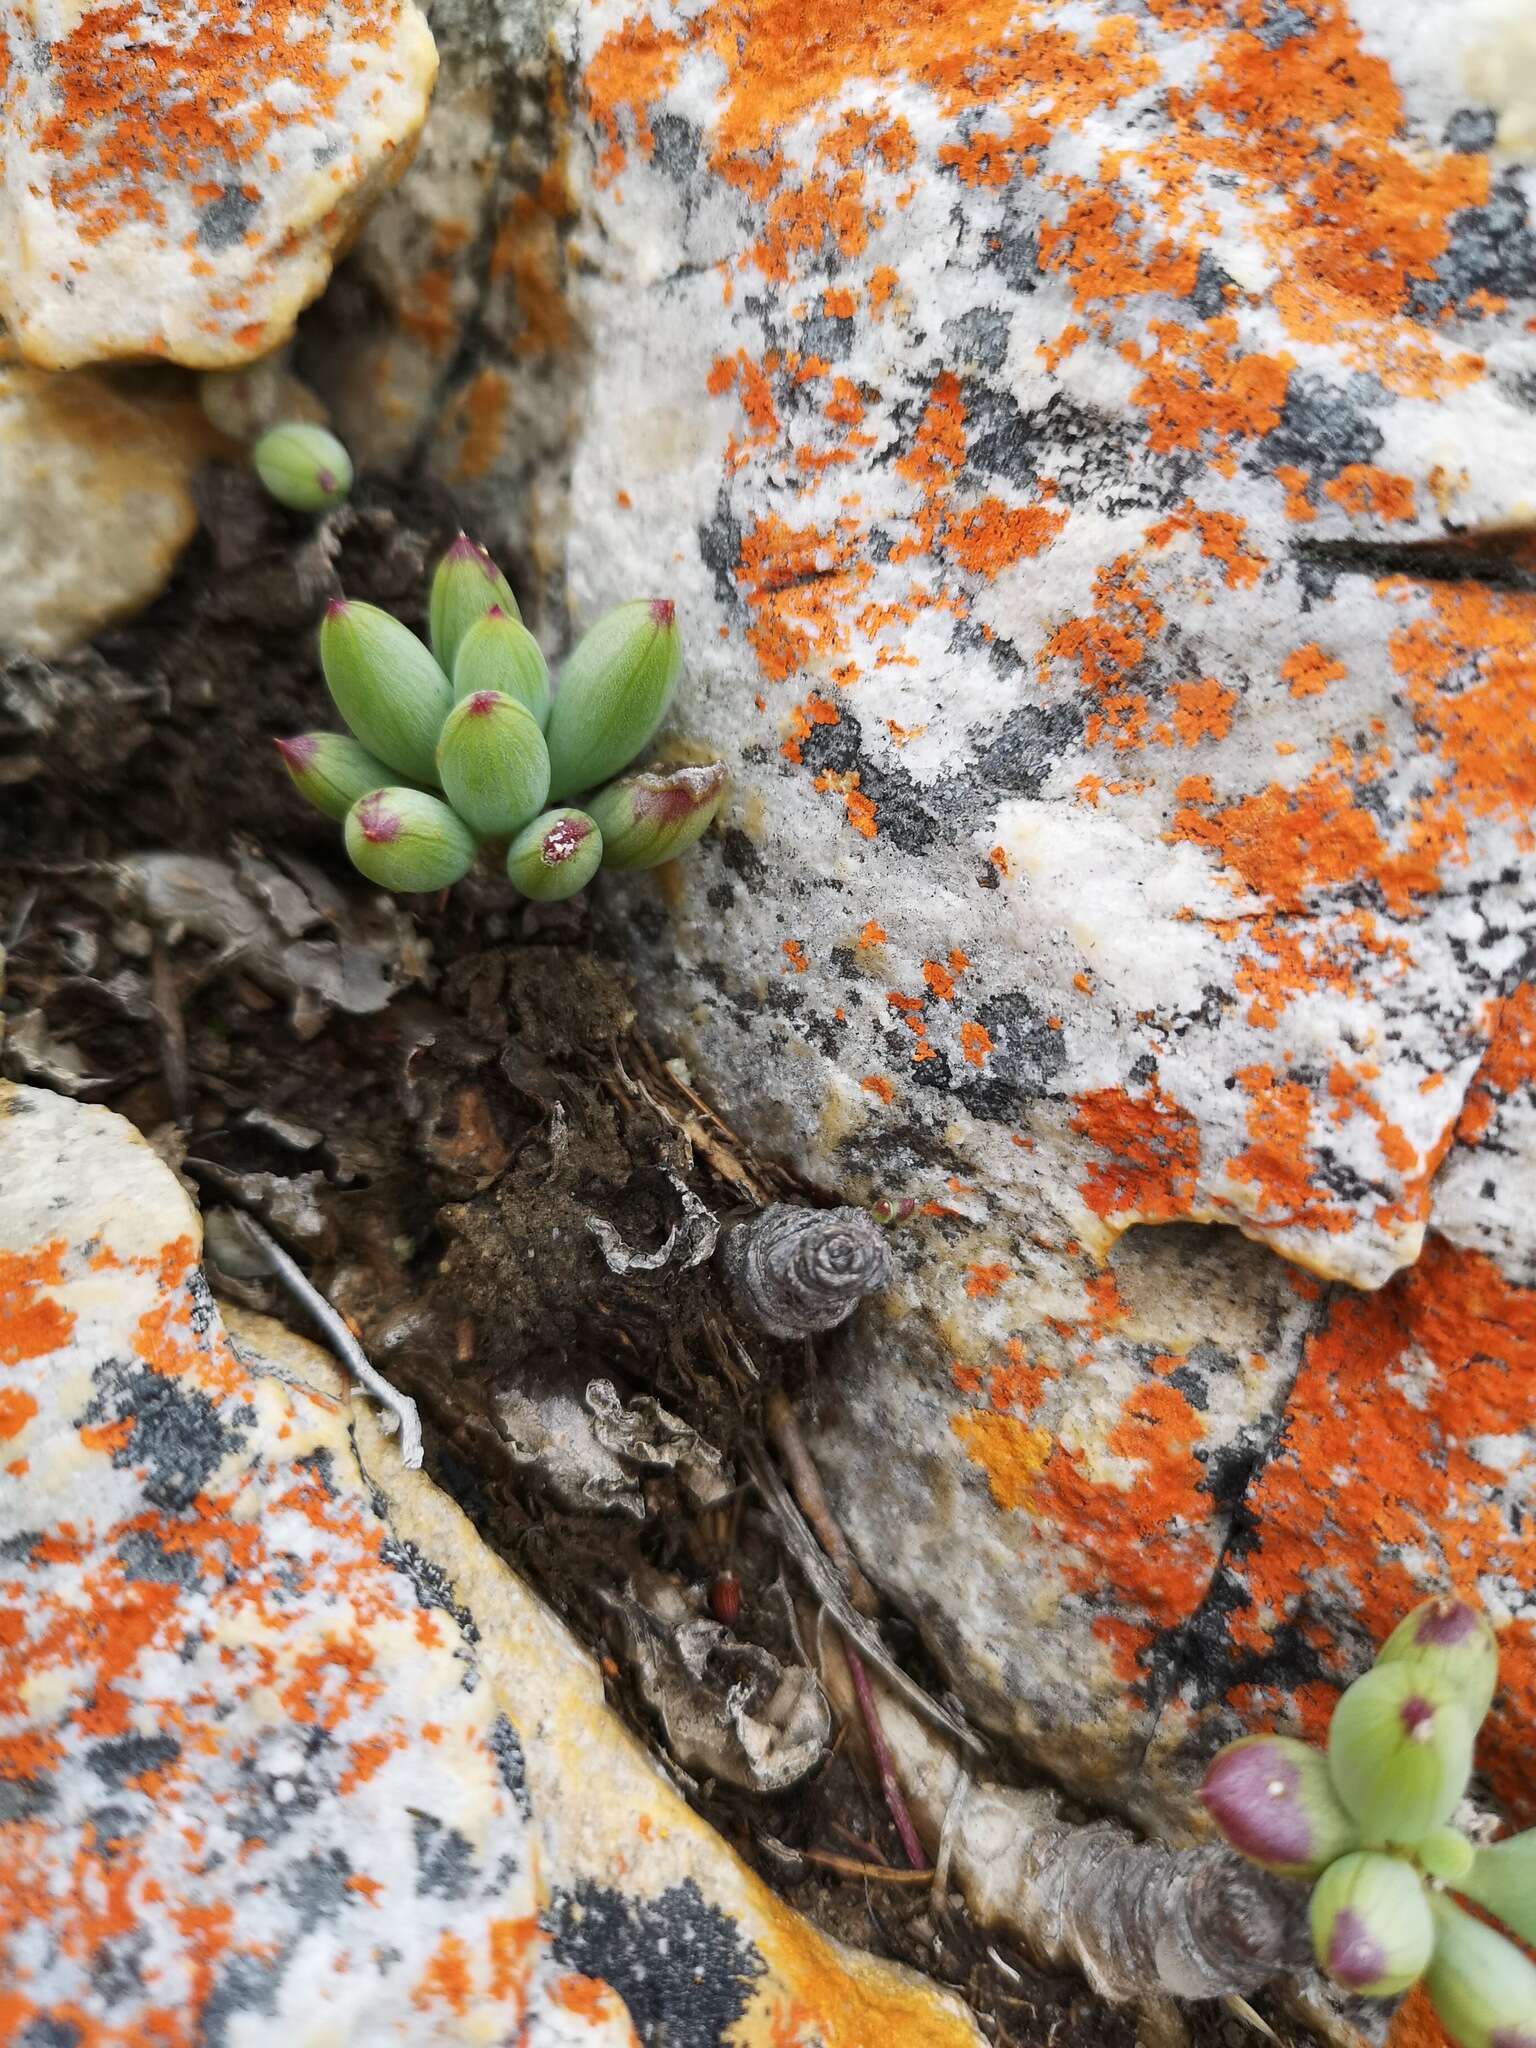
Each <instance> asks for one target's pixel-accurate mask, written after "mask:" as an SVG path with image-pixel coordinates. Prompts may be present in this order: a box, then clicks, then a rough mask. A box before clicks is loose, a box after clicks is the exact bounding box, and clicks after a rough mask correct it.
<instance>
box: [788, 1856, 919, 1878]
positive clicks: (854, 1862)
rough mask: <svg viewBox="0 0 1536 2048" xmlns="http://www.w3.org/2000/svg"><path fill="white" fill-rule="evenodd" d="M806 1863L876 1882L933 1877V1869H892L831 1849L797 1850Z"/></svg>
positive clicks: (841, 1874)
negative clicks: (840, 1853)
mask: <svg viewBox="0 0 1536 2048" xmlns="http://www.w3.org/2000/svg"><path fill="white" fill-rule="evenodd" d="M797 1853H798V1854H799V1856H800V1857H801V1858H802V1860H803V1861H804V1862H806V1863H814V1864H816V1866H817V1867H818V1868H819V1869H821V1870H835V1871H837V1872H838V1874H839V1875H840V1876H842V1877H865V1878H870V1879H872V1880H873V1882H874V1883H876V1884H929V1883H931V1882H932V1879H933V1872H932V1871H931V1870H892V1869H891V1867H890V1865H889V1864H888V1863H865V1862H862V1861H861V1860H860V1858H859V1857H857V1856H839V1855H837V1854H836V1852H835V1851H834V1850H831V1849H801V1850H799V1851H798V1852H797Z"/></svg>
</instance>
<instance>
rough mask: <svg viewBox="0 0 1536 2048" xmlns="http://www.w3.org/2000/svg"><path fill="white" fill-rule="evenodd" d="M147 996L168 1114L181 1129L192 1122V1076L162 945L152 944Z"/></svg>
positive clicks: (178, 1002) (182, 1022)
mask: <svg viewBox="0 0 1536 2048" xmlns="http://www.w3.org/2000/svg"><path fill="white" fill-rule="evenodd" d="M149 976H150V998H151V1001H152V1002H153V1004H154V1008H155V1017H156V1019H157V1021H158V1023H159V1025H160V1060H161V1066H162V1069H163V1071H164V1074H165V1092H166V1094H167V1095H168V1096H169V1097H170V1102H171V1115H172V1116H173V1117H174V1118H175V1119H176V1121H177V1123H179V1124H180V1125H181V1126H182V1128H183V1129H184V1130H186V1129H189V1128H190V1126H191V1123H192V1080H191V1075H190V1072H189V1070H188V1066H187V1023H186V1019H185V1017H184V1016H183V1015H182V1011H181V998H180V996H179V995H178V994H177V992H176V969H175V967H174V966H173V965H172V963H171V956H170V954H169V953H168V952H167V951H166V949H165V948H164V946H161V945H158V944H157V945H156V947H155V950H154V953H153V955H152V956H151V959H150V965H149Z"/></svg>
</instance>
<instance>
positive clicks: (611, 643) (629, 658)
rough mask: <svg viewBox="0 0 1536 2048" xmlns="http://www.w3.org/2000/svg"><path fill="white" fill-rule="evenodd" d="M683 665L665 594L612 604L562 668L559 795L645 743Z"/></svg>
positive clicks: (555, 779) (556, 732)
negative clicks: (612, 606) (612, 607)
mask: <svg viewBox="0 0 1536 2048" xmlns="http://www.w3.org/2000/svg"><path fill="white" fill-rule="evenodd" d="M682 665H683V655H682V642H681V638H680V635H679V633H678V629H677V613H676V609H675V607H674V606H673V603H672V600H671V599H670V598H667V597H653V598H638V599H636V600H635V601H634V602H633V603H630V604H621V605H616V606H615V607H614V609H613V610H612V611H610V612H605V613H604V615H603V616H602V618H600V619H599V620H598V621H597V623H596V625H594V626H592V627H590V628H589V629H588V630H587V632H586V633H584V634H583V635H582V637H581V639H580V640H578V641H577V643H576V645H575V647H574V648H572V650H571V653H570V655H569V657H568V658H567V660H566V663H565V666H564V667H563V668H562V670H561V672H560V687H559V689H558V691H557V692H556V694H555V701H554V705H553V707H552V709H551V711H550V714H549V759H550V772H551V779H550V795H551V796H552V797H553V798H554V799H555V801H556V802H559V801H560V800H561V799H562V798H564V797H568V796H575V795H577V794H578V793H579V792H581V791H583V790H591V789H595V788H596V787H597V786H598V784H599V783H603V782H606V781H607V780H608V779H609V777H610V776H613V775H617V774H618V773H619V771H620V769H621V768H627V767H628V766H629V764H630V762H631V761H633V760H634V758H635V756H636V755H637V754H638V753H639V752H640V750H641V748H642V747H645V746H647V745H649V743H650V741H651V740H652V739H653V738H654V737H655V735H656V731H657V728H658V727H659V726H660V724H661V721H662V720H663V718H665V717H666V715H667V706H668V705H669V704H670V703H671V701H672V692H673V690H674V689H675V687H676V685H677V679H678V676H679V674H680V673H681V671H682ZM599 822H601V821H599ZM605 837H606V834H605Z"/></svg>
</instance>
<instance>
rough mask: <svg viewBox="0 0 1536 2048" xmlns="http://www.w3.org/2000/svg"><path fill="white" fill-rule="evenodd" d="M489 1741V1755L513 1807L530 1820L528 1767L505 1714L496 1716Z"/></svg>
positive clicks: (530, 1803)
mask: <svg viewBox="0 0 1536 2048" xmlns="http://www.w3.org/2000/svg"><path fill="white" fill-rule="evenodd" d="M490 1740H491V1754H492V1756H494V1757H495V1759H496V1768H497V1770H498V1771H499V1772H500V1774H501V1782H502V1784H503V1785H505V1786H506V1788H507V1792H508V1794H509V1796H510V1797H511V1800H512V1803H513V1805H514V1806H515V1807H516V1808H517V1810H518V1812H519V1813H520V1814H521V1815H522V1816H523V1819H524V1820H532V1819H533V1801H532V1799H530V1798H529V1796H528V1766H527V1763H526V1762H525V1760H524V1757H523V1745H522V1743H521V1742H519V1740H518V1737H517V1730H516V1729H515V1728H514V1727H513V1726H512V1723H511V1722H510V1721H509V1720H508V1719H507V1717H506V1715H505V1714H498V1715H497V1716H496V1718H495V1720H494V1721H493V1722H492V1723H491V1738H490Z"/></svg>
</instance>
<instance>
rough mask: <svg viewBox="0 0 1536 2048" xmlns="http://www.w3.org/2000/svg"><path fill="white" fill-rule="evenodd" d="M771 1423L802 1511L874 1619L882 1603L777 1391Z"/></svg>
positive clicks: (769, 1407) (769, 1411)
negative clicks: (828, 1502)
mask: <svg viewBox="0 0 1536 2048" xmlns="http://www.w3.org/2000/svg"><path fill="white" fill-rule="evenodd" d="M764 1414H765V1416H766V1418H767V1422H768V1434H769V1435H770V1436H771V1437H772V1439H773V1441H774V1443H775V1445H776V1446H777V1447H778V1453H779V1456H780V1457H781V1458H782V1459H783V1460H784V1469H785V1471H786V1472H787V1473H788V1474H789V1483H790V1486H791V1488H792V1489H793V1492H794V1496H795V1499H796V1500H797V1501H798V1502H799V1503H800V1512H801V1514H803V1515H804V1516H805V1519H806V1520H807V1521H808V1522H809V1523H810V1525H811V1527H812V1528H813V1529H814V1530H815V1531H816V1537H817V1541H818V1542H819V1543H820V1544H821V1547H822V1549H823V1550H824V1551H825V1552H826V1553H827V1555H828V1557H830V1558H831V1560H832V1562H833V1563H834V1564H835V1565H836V1566H837V1568H838V1570H839V1571H840V1572H841V1573H842V1575H843V1578H844V1580H845V1582H846V1584H847V1587H848V1597H849V1599H850V1600H851V1601H852V1602H853V1604H854V1606H855V1607H857V1608H858V1610H859V1612H860V1613H861V1614H867V1615H870V1616H874V1615H876V1614H878V1613H879V1612H880V1601H879V1598H878V1596H877V1594H876V1592H875V1589H874V1587H873V1586H872V1585H871V1584H870V1583H869V1581H868V1579H866V1578H865V1576H864V1574H863V1573H862V1572H861V1571H860V1570H859V1567H858V1562H857V1560H856V1559H855V1557H854V1555H853V1552H852V1551H851V1550H850V1549H849V1548H848V1539H847V1537H846V1536H844V1534H843V1532H842V1530H841V1529H840V1528H839V1527H838V1526H837V1523H836V1521H835V1520H834V1518H833V1514H832V1510H831V1508H830V1507H829V1506H828V1504H827V1496H826V1492H825V1490H824V1489H823V1487H822V1483H821V1474H820V1473H819V1472H818V1471H817V1470H816V1464H815V1461H814V1459H813V1458H812V1457H811V1454H810V1451H809V1450H808V1449H807V1448H806V1442H805V1438H804V1437H803V1436H802V1435H801V1434H800V1425H799V1423H798V1422H797V1421H796V1420H795V1411H794V1409H793V1408H791V1407H790V1405H789V1402H788V1400H787V1399H786V1398H785V1396H784V1394H783V1393H782V1392H781V1391H779V1390H778V1389H777V1388H775V1390H774V1391H773V1392H772V1393H771V1394H770V1395H769V1396H768V1399H767V1401H766V1403H765V1404H764Z"/></svg>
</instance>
